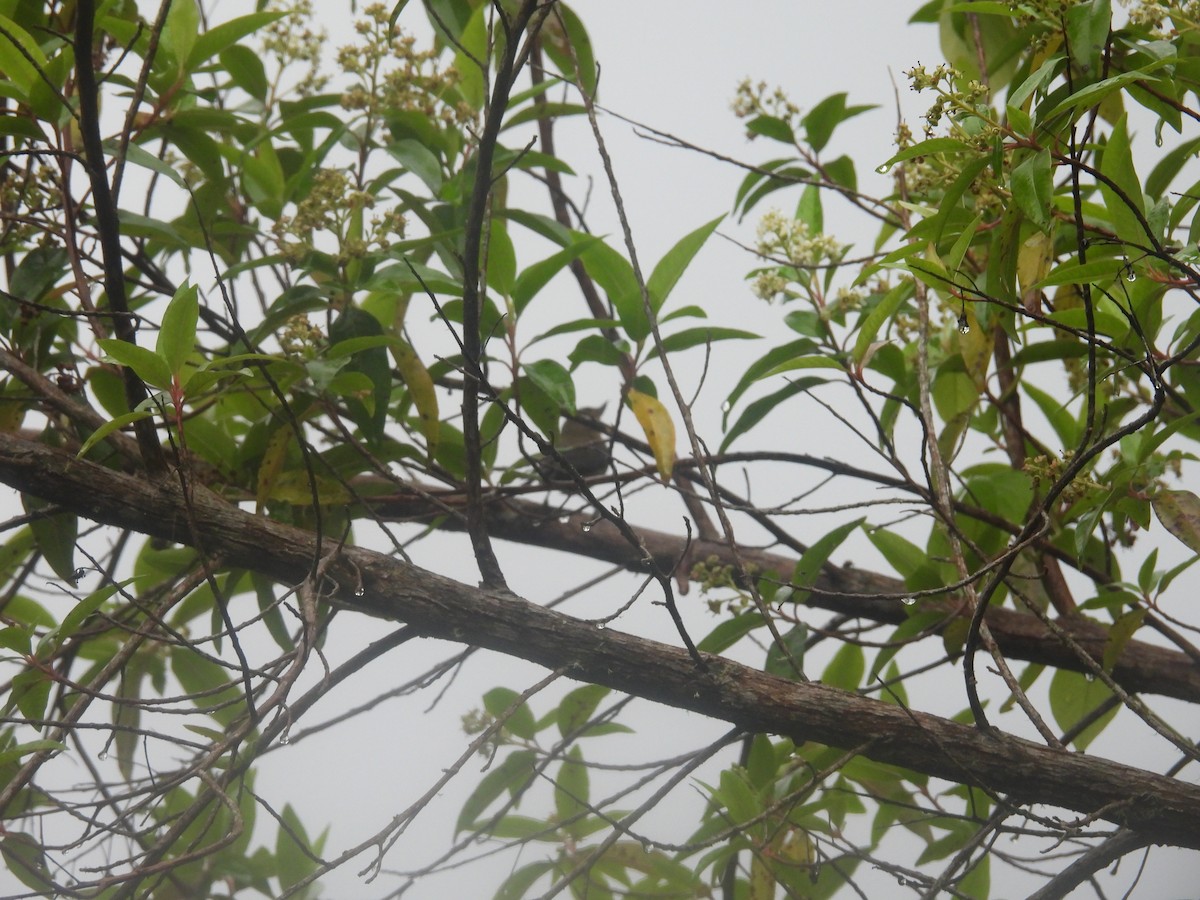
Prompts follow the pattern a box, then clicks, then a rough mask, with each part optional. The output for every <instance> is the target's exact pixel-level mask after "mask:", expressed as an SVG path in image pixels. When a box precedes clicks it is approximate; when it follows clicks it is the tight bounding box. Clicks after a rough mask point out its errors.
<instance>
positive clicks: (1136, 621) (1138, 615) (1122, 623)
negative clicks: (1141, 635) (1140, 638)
mask: <svg viewBox="0 0 1200 900" xmlns="http://www.w3.org/2000/svg"><path fill="white" fill-rule="evenodd" d="M1147 612H1149V610H1146V609H1131V610H1130V611H1129V612H1127V613H1124V614H1123V615H1122V616H1121V617H1120V618H1118V619H1117V621H1115V622H1113V623H1112V625H1110V626H1109V627H1108V640H1107V641H1105V643H1104V671H1105V672H1110V673H1111V672H1112V670H1113V667H1114V666H1116V664H1117V660H1119V659H1120V658H1121V652H1122V651H1123V650H1124V649H1125V647H1126V646H1127V645H1128V644H1129V642H1130V641H1131V640H1133V636H1134V635H1135V634H1137V630H1138V629H1139V628H1141V627H1142V622H1143V621H1144V620H1145V618H1146V613H1147Z"/></svg>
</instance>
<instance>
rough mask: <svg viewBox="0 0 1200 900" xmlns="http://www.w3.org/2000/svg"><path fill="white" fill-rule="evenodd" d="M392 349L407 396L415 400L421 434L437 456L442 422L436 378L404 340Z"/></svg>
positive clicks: (431, 451)
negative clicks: (439, 415) (434, 379)
mask: <svg viewBox="0 0 1200 900" xmlns="http://www.w3.org/2000/svg"><path fill="white" fill-rule="evenodd" d="M389 346H390V347H391V350H392V359H394V360H395V361H396V369H397V370H398V371H399V372H400V377H401V378H402V379H404V384H405V386H406V387H407V388H408V393H409V395H410V396H411V397H412V401H413V406H415V407H416V410H417V418H418V419H419V420H420V422H421V434H423V435H424V436H425V445H426V447H427V448H428V450H429V455H430V456H431V457H432V456H433V455H434V453H436V452H437V445H438V435H439V432H440V428H441V420H440V419H439V418H438V399H437V392H436V391H435V390H434V388H433V378H431V377H430V375H429V370H428V369H426V368H425V364H424V363H422V362H421V358H420V357H419V356H417V352H416V351H415V350H413V348H412V347H411V346H410V345H409V344H408V342H407V341H405V340H403V339H402V338H395V339H394V340H393V341H392V342H391V343H390V344H389Z"/></svg>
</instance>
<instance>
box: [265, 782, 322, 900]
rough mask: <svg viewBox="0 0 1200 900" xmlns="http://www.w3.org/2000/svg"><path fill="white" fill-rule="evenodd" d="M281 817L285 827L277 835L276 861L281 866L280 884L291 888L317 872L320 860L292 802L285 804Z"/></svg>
mask: <svg viewBox="0 0 1200 900" xmlns="http://www.w3.org/2000/svg"><path fill="white" fill-rule="evenodd" d="M280 818H281V819H282V821H283V826H284V827H282V828H280V829H279V833H278V834H277V835H276V836H275V861H276V863H277V865H278V867H279V872H278V874H279V884H280V886H281V887H283V888H289V887H291V886H292V885H294V884H298V883H300V882H301V881H303V880H304V879H305V878H307V877H308V876H310V875H311V874H312V873H313V872H315V871H316V870H317V866H318V865H319V864H320V862H319V860H318V859H316V858H315V852H314V850H313V848H312V845H311V842H310V841H309V839H308V834H307V832H306V831H305V830H304V823H303V822H302V821H301V820H300V816H299V815H297V814H296V810H294V809H293V808H292V804H290V803H285V804H284V806H283V814H282V815H281V817H280Z"/></svg>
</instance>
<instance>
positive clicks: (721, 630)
mask: <svg viewBox="0 0 1200 900" xmlns="http://www.w3.org/2000/svg"><path fill="white" fill-rule="evenodd" d="M763 625H764V623H763V617H762V615H761V614H760V613H759V612H758V611H757V610H755V611H754V612H745V613H741V614H739V615H736V616H734V617H733V618H732V619H726V620H725V621H723V622H721V623H720V624H719V625H717V626H716V627H715V628H713V630H712V631H710V632H709V633H708V634H707V635H705V636H704V638H703V639H702V640H701V641H700V642H699V643H698V644H697V645H696V649H698V650H699V651H700V652H701V653H724V652H725V651H726V650H728V649H729V648H730V647H732V646H733V645H734V644H736V643H737V642H738V641H740V640H741V639H742V638H744V637H745V636H746V635H748V634H749V633H750V632H751V631H753V630H754V629H755V628H762V627H763Z"/></svg>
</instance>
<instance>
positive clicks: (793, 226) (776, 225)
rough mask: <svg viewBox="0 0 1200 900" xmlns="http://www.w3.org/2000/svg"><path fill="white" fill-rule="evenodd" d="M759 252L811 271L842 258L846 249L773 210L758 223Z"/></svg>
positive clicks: (804, 223)
mask: <svg viewBox="0 0 1200 900" xmlns="http://www.w3.org/2000/svg"><path fill="white" fill-rule="evenodd" d="M757 249H758V252H759V253H760V254H761V255H762V256H765V257H767V258H769V259H772V260H775V261H776V262H784V261H786V262H788V263H790V264H791V265H793V266H795V267H796V268H798V269H811V268H813V267H814V266H819V265H821V264H822V263H826V262H831V261H834V260H837V259H838V258H840V257H841V255H842V253H843V252H845V247H844V246H843V245H842V244H840V243H838V241H837V240H836V239H835V238H833V237H830V236H829V235H827V234H813V233H812V230H811V229H810V228H809V227H808V223H807V222H802V221H800V220H799V219H793V218H791V217H789V216H785V215H784V214H783V213H781V212H780V211H779V210H777V209H773V210H771V211H770V212H768V213H767V214H766V215H764V216H763V217H762V219H761V220H760V221H759V223H758V248H757Z"/></svg>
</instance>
